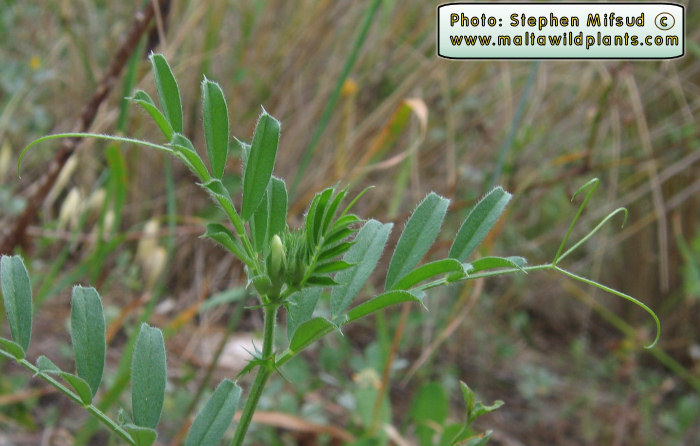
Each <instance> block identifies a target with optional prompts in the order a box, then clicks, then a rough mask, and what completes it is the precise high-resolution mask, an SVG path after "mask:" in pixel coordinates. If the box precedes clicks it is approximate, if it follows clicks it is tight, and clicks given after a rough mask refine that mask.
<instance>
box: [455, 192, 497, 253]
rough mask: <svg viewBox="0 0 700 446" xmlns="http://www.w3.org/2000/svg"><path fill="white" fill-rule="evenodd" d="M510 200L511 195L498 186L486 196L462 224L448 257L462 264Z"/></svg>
mask: <svg viewBox="0 0 700 446" xmlns="http://www.w3.org/2000/svg"><path fill="white" fill-rule="evenodd" d="M510 198H511V194H509V193H508V192H506V191H504V190H503V188H501V187H500V186H499V187H496V188H494V189H493V190H492V191H491V192H489V193H488V194H486V196H485V197H484V198H482V199H481V200H480V201H479V202H478V203H477V204H476V206H474V208H473V209H472V210H471V212H469V215H467V218H466V219H465V220H464V223H462V227H461V228H459V232H457V237H455V240H454V242H453V243H452V247H451V248H450V252H449V254H448V257H451V258H453V259H457V260H459V261H460V262H464V261H465V260H466V259H467V258H468V257H469V256H470V255H471V253H472V252H474V250H475V249H476V247H477V246H479V244H480V243H481V242H482V241H483V240H484V238H485V237H486V235H487V234H488V233H489V231H490V230H491V228H493V226H494V225H495V224H496V221H498V217H500V215H501V214H502V213H503V210H504V209H505V208H506V205H507V204H508V202H509V201H510Z"/></svg>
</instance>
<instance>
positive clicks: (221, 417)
mask: <svg viewBox="0 0 700 446" xmlns="http://www.w3.org/2000/svg"><path fill="white" fill-rule="evenodd" d="M240 397H241V388H240V387H239V386H238V385H237V384H236V383H234V382H233V381H231V380H229V379H224V380H223V381H221V383H219V385H218V386H217V387H216V390H215V391H214V393H213V394H212V396H211V397H210V398H209V400H208V401H207V404H206V405H205V406H204V408H203V409H202V410H201V411H200V412H199V413H198V414H197V416H196V417H195V419H194V422H193V423H192V428H190V433H189V434H188V435H187V440H185V446H216V445H218V444H219V440H221V438H222V437H223V436H224V433H225V432H226V428H228V426H229V425H230V424H231V420H233V416H234V414H235V413H236V407H237V406H238V400H239V398H240Z"/></svg>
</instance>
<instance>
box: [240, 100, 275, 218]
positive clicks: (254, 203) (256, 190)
mask: <svg viewBox="0 0 700 446" xmlns="http://www.w3.org/2000/svg"><path fill="white" fill-rule="evenodd" d="M279 139H280V123H279V121H277V120H276V119H275V118H273V117H272V116H270V115H269V114H267V112H266V111H265V109H263V112H262V114H261V115H260V119H258V123H257V125H256V126H255V134H254V135H253V142H252V144H251V147H250V154H249V155H248V161H247V163H246V166H245V172H244V173H243V203H242V205H241V218H243V221H248V220H249V219H250V217H251V216H252V215H253V212H255V209H257V207H258V205H259V204H260V201H261V200H262V199H263V195H265V190H266V189H267V184H268V183H269V182H270V177H271V176H272V169H273V168H274V166H275V157H276V156H277V146H278V145H279Z"/></svg>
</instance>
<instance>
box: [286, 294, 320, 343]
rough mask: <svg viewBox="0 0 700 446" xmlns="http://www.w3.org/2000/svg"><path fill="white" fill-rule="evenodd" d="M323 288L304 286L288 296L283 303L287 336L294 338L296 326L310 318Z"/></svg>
mask: <svg viewBox="0 0 700 446" xmlns="http://www.w3.org/2000/svg"><path fill="white" fill-rule="evenodd" d="M322 290H323V288H319V287H312V288H304V289H302V290H301V291H297V292H296V293H294V294H292V295H291V296H289V298H288V299H287V302H286V304H285V306H286V308H287V338H288V339H292V338H294V333H295V332H296V331H297V328H299V326H300V325H301V324H303V323H304V322H306V321H308V320H309V319H311V316H312V315H313V313H314V309H315V308H316V304H317V303H318V299H319V297H321V291H322Z"/></svg>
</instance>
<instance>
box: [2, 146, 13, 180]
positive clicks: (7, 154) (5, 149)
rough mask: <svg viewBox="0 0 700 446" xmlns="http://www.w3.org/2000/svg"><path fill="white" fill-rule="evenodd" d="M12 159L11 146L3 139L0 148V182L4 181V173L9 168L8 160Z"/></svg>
mask: <svg viewBox="0 0 700 446" xmlns="http://www.w3.org/2000/svg"><path fill="white" fill-rule="evenodd" d="M11 159H12V148H11V147H10V144H9V143H8V142H7V141H5V142H4V143H3V144H2V147H1V148H0V183H4V182H5V175H6V174H7V173H8V172H9V170H10V161H11Z"/></svg>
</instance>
